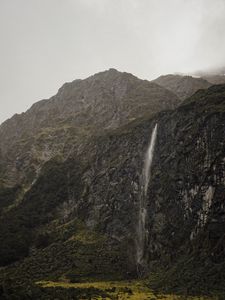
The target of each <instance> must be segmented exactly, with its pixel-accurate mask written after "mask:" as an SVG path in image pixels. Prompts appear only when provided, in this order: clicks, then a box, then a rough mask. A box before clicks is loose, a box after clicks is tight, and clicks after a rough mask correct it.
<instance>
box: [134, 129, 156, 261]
mask: <svg viewBox="0 0 225 300" xmlns="http://www.w3.org/2000/svg"><path fill="white" fill-rule="evenodd" d="M157 127H158V125H157V124H156V125H155V127H154V129H153V131H152V135H151V140H150V144H149V146H148V149H147V152H146V157H145V161H144V168H143V175H142V190H141V195H140V206H139V219H138V230H137V234H138V238H137V265H138V266H142V265H143V264H144V252H145V251H144V250H145V245H146V239H147V234H148V231H147V229H146V218H147V207H146V205H147V203H146V197H147V192H148V185H149V181H150V177H151V166H152V161H153V155H154V149H155V143H156V137H157Z"/></svg>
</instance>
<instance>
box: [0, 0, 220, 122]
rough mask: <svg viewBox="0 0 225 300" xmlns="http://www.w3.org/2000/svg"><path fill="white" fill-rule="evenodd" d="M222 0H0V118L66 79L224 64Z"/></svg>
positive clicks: (151, 75) (148, 75) (51, 92)
mask: <svg viewBox="0 0 225 300" xmlns="http://www.w3.org/2000/svg"><path fill="white" fill-rule="evenodd" d="M224 16H225V1H224V0H213V1H212V0H63V1H62V0H0V35H1V47H0V66H1V68H0V91H1V97H0V99H1V100H0V123H1V122H2V121H4V120H5V119H7V118H8V117H11V116H12V115H13V114H14V113H20V112H22V111H25V110H26V109H27V108H29V106H31V104H32V103H34V102H36V101H38V100H40V99H44V98H48V97H50V96H52V95H54V94H55V93H56V92H57V90H58V88H59V87H60V86H61V85H62V84H63V83H64V82H67V81H71V80H74V79H76V78H85V77H87V76H89V75H92V74H94V73H96V72H99V71H102V70H105V69H108V68H111V67H113V68H116V69H118V70H120V71H127V72H131V73H133V74H134V75H136V76H138V77H140V78H143V79H149V80H151V79H153V78H155V77H157V76H159V75H161V74H167V73H174V72H182V73H190V72H194V71H196V70H205V69H211V68H217V67H221V66H224V65H225V17H224Z"/></svg>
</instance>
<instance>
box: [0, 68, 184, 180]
mask: <svg viewBox="0 0 225 300" xmlns="http://www.w3.org/2000/svg"><path fill="white" fill-rule="evenodd" d="M178 103H179V99H178V97H177V96H176V95H175V94H173V93H171V92H170V91H168V90H166V89H165V88H163V87H161V86H159V85H157V84H155V83H152V82H149V81H146V80H140V79H138V78H137V77H135V76H133V75H132V74H128V73H121V72H118V71H117V70H115V69H110V70H108V71H105V72H102V73H98V74H96V75H94V76H91V77H89V78H87V79H85V80H75V81H73V82H71V83H66V84H64V85H63V86H62V87H61V88H60V89H59V91H58V93H57V94H56V95H55V96H53V97H52V98H50V99H49V100H42V101H40V102H37V103H36V104H34V105H33V106H32V107H31V108H30V109H29V110H28V111H27V112H26V113H23V114H21V115H15V116H14V117H13V118H11V119H9V120H7V121H6V122H4V123H3V124H2V125H1V126H0V153H1V154H2V155H3V156H4V159H5V161H6V164H5V169H4V168H2V169H1V173H2V176H1V177H4V179H5V181H6V182H7V183H8V184H9V185H12V184H16V183H18V181H23V180H24V175H25V174H26V176H27V177H29V178H33V179H34V178H35V176H36V173H37V172H38V169H39V168H40V166H41V165H42V164H43V163H44V162H46V161H48V160H49V159H50V158H51V157H54V156H56V155H62V156H63V157H67V155H68V154H69V153H70V152H71V151H72V148H73V147H74V148H76V147H75V145H76V144H77V140H81V139H85V137H87V138H89V136H92V135H96V134H99V133H100V132H102V131H105V130H111V129H115V128H118V127H120V126H123V125H125V124H128V123H129V122H131V121H133V120H135V119H138V118H140V117H142V118H144V117H150V116H151V115H154V114H155V113H157V112H159V111H161V110H167V109H171V108H174V107H176V106H177V105H178ZM77 147H78V146H77Z"/></svg>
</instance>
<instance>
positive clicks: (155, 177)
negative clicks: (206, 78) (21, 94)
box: [0, 70, 225, 299]
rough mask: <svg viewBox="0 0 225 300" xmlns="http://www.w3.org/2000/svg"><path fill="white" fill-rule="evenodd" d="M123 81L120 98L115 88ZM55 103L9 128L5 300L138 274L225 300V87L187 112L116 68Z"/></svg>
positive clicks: (0, 207) (0, 256)
mask: <svg viewBox="0 0 225 300" xmlns="http://www.w3.org/2000/svg"><path fill="white" fill-rule="evenodd" d="M116 78H118V81H116ZM97 79H98V80H97ZM128 79H129V80H128ZM96 80H97V83H96ZM121 81H122V83H121ZM128 81H129V84H130V82H132V85H131V86H130V85H129V88H127V89H126V88H122V86H123V87H124V86H126V87H127V82H128ZM89 84H90V86H89ZM114 84H115V85H116V87H119V89H118V90H117V88H115V90H116V91H117V93H116V95H117V96H116V97H114V98H113V97H111V94H110V92H107V93H105V91H106V90H107V91H110V89H111V86H112V85H113V86H114ZM70 85H72V86H74V85H75V86H76V88H74V89H73V88H71V89H70V88H69V87H70ZM77 85H79V93H81V92H80V88H81V85H82V87H85V88H84V92H85V91H89V94H88V95H89V96H90V98H91V100H90V99H88V100H86V102H88V103H89V104H90V103H91V104H93V101H94V99H95V100H96V101H97V102H98V105H97V106H96V105H93V110H94V111H95V114H94V115H92V111H93V110H89V111H88V110H87V111H86V117H84V118H83V117H82V118H78V120H79V122H78V120H77V119H76V116H77V114H76V113H74V111H75V108H76V103H77V101H78V100H77V99H79V97H80V96H79V97H78V96H76V95H77V94H76V92H77ZM67 88H68V91H67V92H66V90H67ZM99 89H100V91H101V92H100V91H99ZM96 90H97V91H98V92H96ZM122 90H123V91H124V90H126V93H125V94H124V92H123V95H124V96H123V97H122V96H121V91H122ZM62 91H63V93H64V94H63V95H64V96H61V98H60V99H61V100H57V99H59V98H57V97H59V95H61V93H62ZM75 91H76V92H75ZM90 91H91V92H90ZM102 91H104V94H102ZM132 91H135V92H132ZM156 91H157V93H156ZM68 94H70V95H71V94H73V95H74V98H73V97H72V98H71V97H70V96H68V98H66V97H67V95H68ZM81 94H82V93H81ZM81 94H79V95H81ZM93 94H94V95H95V94H97V95H99V96H98V97H97V96H96V97H94V96H93V97H92V95H93ZM82 95H83V94H82ZM118 95H120V96H121V98H120V96H118ZM128 95H132V97H131V96H129V97H128ZM100 96H101V97H100ZM55 97H56V98H55ZM55 97H53V98H51V99H50V100H46V101H43V102H40V103H38V104H36V105H34V106H33V108H31V109H30V110H29V111H28V112H26V113H25V114H22V115H21V116H16V117H13V118H12V119H11V120H8V121H7V122H6V123H4V124H3V125H2V126H1V136H2V137H3V139H4V141H6V142H2V139H1V172H2V173H1V174H3V175H4V174H5V175H4V176H2V184H1V186H0V244H1V248H0V265H1V267H2V268H1V274H0V282H1V286H0V293H2V295H3V296H4V297H5V298H3V299H7V298H6V296H7V297H8V299H10V298H9V297H10V296H11V297H12V295H13V296H15V295H17V297H19V295H22V296H21V298H19V299H26V298H25V297H24V295H29V297H31V298H32V299H55V298H56V297H58V298H59V299H65V297H66V296H65V294H62V290H61V289H60V288H59V289H57V287H55V288H54V289H53V290H51V288H49V289H47V292H48V293H49V294H48V298H47V297H46V294H44V293H46V289H40V288H38V286H37V284H35V283H37V282H40V281H42V280H52V281H57V280H60V281H63V282H65V283H67V282H68V281H69V282H86V281H99V280H107V281H109V280H121V279H129V280H130V279H133V278H136V277H137V276H139V277H142V276H149V277H147V281H146V282H147V283H146V284H148V285H149V286H152V287H154V288H155V289H157V290H158V291H162V290H166V291H167V292H168V291H169V292H175V293H181V294H183V295H184V294H185V295H199V294H200V295H205V294H209V295H212V294H215V295H218V297H220V298H218V299H224V298H223V297H224V295H225V291H224V286H225V285H224V283H225V273H224V270H225V268H224V267H225V260H224V257H225V255H224V254H225V239H224V227H225V210H224V194H225V165H224V164H225V162H224V158H225V142H224V139H223V137H224V135H225V123H224V120H225V85H217V86H211V87H209V88H208V89H205V90H204V89H201V90H199V91H197V92H196V93H195V94H194V95H193V96H191V97H190V98H187V99H185V100H184V101H183V102H182V103H180V100H179V99H178V98H177V97H176V96H174V94H173V93H172V92H170V91H168V90H166V89H165V88H163V87H160V86H158V85H157V84H155V83H149V82H147V81H141V80H140V79H137V78H136V77H134V76H133V75H131V74H127V73H120V72H118V71H115V70H109V71H106V72H103V73H100V74H96V75H94V76H93V77H90V78H88V79H86V80H84V81H75V82H73V83H71V84H69V85H65V86H64V88H62V89H61V90H59V93H58V96H55ZM117 97H118V98H117ZM64 99H67V101H68V107H67V101H64ZM73 99H76V101H75V100H73ZM85 99H86V98H85ZM61 101H62V102H64V104H63V105H62V104H61ZM112 101H114V102H113V103H115V102H116V103H117V105H118V111H117V112H116V113H113V114H112V111H111V107H112V106H111V104H110V103H111V102H112ZM56 103H57V105H55V104H56ZM59 103H60V104H59ZM72 103H73V104H74V107H72ZM106 103H108V104H107V105H108V107H109V112H108V111H107V106H105V105H106ZM125 103H126V105H125ZM91 104H90V105H91ZM42 105H44V106H43V107H42ZM82 105H83V104H82ZM124 105H125V106H124ZM53 106H54V107H56V106H60V109H59V111H54V110H53V108H52V107H53ZM142 106H143V107H142ZM35 107H36V108H37V110H36V108H35ZM40 107H42V108H40ZM47 107H48V109H47ZM50 107H51V109H50ZM78 107H79V105H78ZM82 107H85V106H82ZM89 107H90V106H89ZM122 108H123V109H122ZM64 109H65V111H64ZM82 109H83V108H82ZM124 109H125V112H124V111H123V110H124ZM120 110H122V111H120ZM40 111H41V112H42V113H40V114H39V118H38V117H36V115H38V112H40ZM53 111H54V113H55V115H54V116H55V117H53ZM60 111H61V113H60ZM103 111H104V112H105V113H103ZM50 112H51V113H50ZM70 113H71V114H70ZM57 114H58V115H57ZM105 114H106V115H105ZM56 115H57V116H58V117H56ZM112 115H113V117H112ZM96 116H97V117H96ZM131 116H132V118H131ZM134 118H135V119H134ZM18 120H22V121H21V123H19V122H20V121H18ZM32 120H34V121H33V124H34V125H33V126H32ZM64 120H65V122H64ZM16 122H18V123H17V125H16ZM19 124H22V125H21V127H19ZM28 124H29V126H28ZM109 124H110V126H108V125H109ZM16 128H17V131H16ZM7 135H8V136H11V137H14V138H13V139H12V138H11V141H10V140H9V139H7ZM6 149H8V150H7V153H6ZM9 162H10V164H9ZM13 166H15V167H14V168H17V173H16V174H17V175H18V174H19V176H18V177H16V176H15V173H14V172H15V170H14V169H13ZM31 166H32V168H33V169H34V172H33V173H32V172H30V173H29V170H31ZM13 183H14V184H13ZM140 253H141V257H139V256H140ZM139 258H141V259H139ZM75 290H76V292H77V293H78V292H79V289H75ZM68 292H69V291H68ZM92 292H96V290H94V291H93V290H92ZM105 297H106V296H105ZM155 298H156V297H155ZM12 299H13V298H12ZM68 299H73V298H71V297H70V298H69V297H68ZM74 299H81V297H80V298H79V297H78V298H74Z"/></svg>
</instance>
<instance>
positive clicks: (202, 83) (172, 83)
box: [153, 74, 212, 100]
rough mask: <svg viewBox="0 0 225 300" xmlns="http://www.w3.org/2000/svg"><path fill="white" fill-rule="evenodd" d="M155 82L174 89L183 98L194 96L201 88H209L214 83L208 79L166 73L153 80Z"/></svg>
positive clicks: (171, 89)
mask: <svg viewBox="0 0 225 300" xmlns="http://www.w3.org/2000/svg"><path fill="white" fill-rule="evenodd" d="M153 82H155V83H157V84H159V85H161V86H163V87H165V88H166V89H168V90H170V91H172V92H173V93H174V94H176V95H177V96H178V97H179V98H180V99H181V100H184V99H185V98H188V97H190V96H192V95H193V94H194V93H195V92H197V91H198V90H200V89H207V88H208V87H210V86H211V85H212V83H209V82H208V81H207V80H206V79H203V78H196V77H192V76H187V75H172V74H169V75H164V76H160V77H159V78H157V79H155V80H153Z"/></svg>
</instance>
